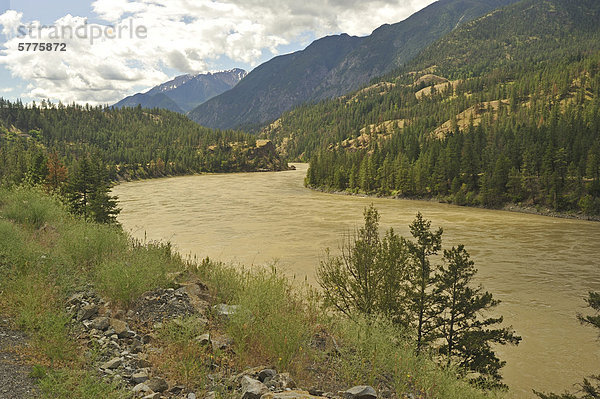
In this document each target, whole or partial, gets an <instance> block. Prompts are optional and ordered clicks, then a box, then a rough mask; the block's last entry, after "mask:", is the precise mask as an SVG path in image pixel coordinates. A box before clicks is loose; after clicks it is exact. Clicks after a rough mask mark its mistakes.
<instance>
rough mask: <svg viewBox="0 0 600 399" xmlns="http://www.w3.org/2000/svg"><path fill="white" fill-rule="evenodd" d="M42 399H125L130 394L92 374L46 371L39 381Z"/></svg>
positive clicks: (70, 371) (68, 370)
mask: <svg viewBox="0 0 600 399" xmlns="http://www.w3.org/2000/svg"><path fill="white" fill-rule="evenodd" d="M39 389H40V394H41V397H42V398H47V399H126V398H131V397H132V394H131V393H130V392H127V391H125V390H122V389H120V388H119V387H118V385H117V384H115V383H110V382H106V381H102V380H101V379H99V377H98V376H97V375H96V374H95V373H92V372H88V371H83V370H71V369H63V370H56V371H48V372H47V373H46V374H45V375H44V377H43V378H41V379H40V380H39Z"/></svg>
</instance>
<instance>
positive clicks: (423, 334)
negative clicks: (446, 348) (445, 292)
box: [408, 212, 443, 353]
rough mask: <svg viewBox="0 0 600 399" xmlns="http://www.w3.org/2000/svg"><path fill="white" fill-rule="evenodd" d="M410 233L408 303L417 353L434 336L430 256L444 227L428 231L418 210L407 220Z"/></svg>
mask: <svg viewBox="0 0 600 399" xmlns="http://www.w3.org/2000/svg"><path fill="white" fill-rule="evenodd" d="M409 227H410V233H411V235H412V236H413V238H414V241H408V248H409V251H410V257H411V285H412V287H411V289H410V294H409V300H410V307H411V310H412V313H413V315H414V317H415V319H414V320H413V323H414V326H415V329H416V332H417V353H420V351H421V349H422V348H423V347H424V346H425V345H426V344H427V343H428V342H430V341H431V340H433V339H434V335H433V333H434V330H435V324H434V318H435V307H434V304H435V301H436V299H435V296H434V295H433V294H432V293H431V287H432V286H433V283H434V278H433V276H432V268H431V261H430V259H429V257H430V256H432V255H436V254H437V253H438V252H439V251H440V250H441V248H442V233H443V229H442V228H439V229H438V230H437V231H436V232H433V231H431V222H430V221H428V220H425V219H424V218H423V215H421V213H420V212H419V213H417V216H416V218H415V220H414V221H413V222H412V223H411V224H410V226H409Z"/></svg>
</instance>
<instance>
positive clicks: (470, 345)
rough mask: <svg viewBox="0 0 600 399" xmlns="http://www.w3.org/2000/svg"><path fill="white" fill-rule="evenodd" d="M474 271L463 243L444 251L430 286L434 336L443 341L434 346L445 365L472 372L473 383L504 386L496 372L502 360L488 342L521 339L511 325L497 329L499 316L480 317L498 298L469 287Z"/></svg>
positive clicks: (494, 304) (479, 289)
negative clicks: (434, 303)
mask: <svg viewBox="0 0 600 399" xmlns="http://www.w3.org/2000/svg"><path fill="white" fill-rule="evenodd" d="M476 273H477V269H475V263H474V262H473V261H472V260H471V259H470V257H469V253H468V252H467V251H466V250H465V248H464V246H462V245H459V246H458V247H453V248H452V249H450V250H444V265H441V266H440V267H439V271H438V273H437V275H436V277H435V289H434V295H435V297H436V298H437V300H438V306H439V315H438V317H437V320H436V323H437V325H438V327H439V329H438V335H437V336H438V337H439V338H441V339H442V342H443V344H442V345H441V346H440V347H439V348H438V349H439V352H440V354H441V355H442V356H443V357H444V358H445V359H446V364H447V365H448V366H449V365H451V364H454V365H457V366H458V367H459V369H460V370H463V372H464V373H465V374H467V373H470V374H473V373H475V375H476V377H475V378H474V379H473V382H474V383H475V384H477V385H479V386H481V387H482V388H497V387H503V388H507V387H506V386H505V385H504V384H502V383H501V382H500V381H501V379H502V377H501V375H500V372H499V370H500V368H502V367H503V366H504V364H505V362H503V361H501V360H500V359H499V358H498V357H497V356H496V354H495V352H494V350H493V348H492V345H493V344H501V345H505V344H513V345H517V344H518V343H519V341H520V340H521V338H520V337H519V336H517V335H515V334H514V332H513V331H512V329H511V328H497V326H498V325H499V324H500V323H502V321H503V319H502V317H497V318H493V317H490V318H485V317H482V314H483V313H484V312H486V311H489V310H490V309H492V308H494V307H495V306H497V305H498V304H499V301H497V300H494V299H493V298H492V294H490V293H489V292H482V289H481V287H479V288H473V287H471V284H472V279H473V277H474V276H475V274H476Z"/></svg>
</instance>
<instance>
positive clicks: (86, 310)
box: [77, 305, 99, 321]
mask: <svg viewBox="0 0 600 399" xmlns="http://www.w3.org/2000/svg"><path fill="white" fill-rule="evenodd" d="M98 309H99V307H98V305H87V306H84V307H82V308H81V309H79V312H77V320H78V321H85V320H88V319H91V318H92V317H94V316H96V315H97V314H98Z"/></svg>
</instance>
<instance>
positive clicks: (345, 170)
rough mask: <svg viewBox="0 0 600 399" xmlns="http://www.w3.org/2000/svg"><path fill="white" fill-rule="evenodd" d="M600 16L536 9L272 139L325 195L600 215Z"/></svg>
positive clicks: (431, 55) (324, 107)
mask: <svg viewBox="0 0 600 399" xmlns="http://www.w3.org/2000/svg"><path fill="white" fill-rule="evenodd" d="M599 26H600V3H599V2H597V1H592V0H584V1H571V0H547V1H538V0H526V1H522V2H520V3H517V4H515V5H513V6H511V7H508V8H506V9H503V10H499V11H495V12H493V13H491V14H489V15H487V16H485V17H483V18H481V19H478V20H476V21H473V22H471V23H468V24H465V25H464V26H463V27H461V28H459V29H457V30H456V31H454V32H452V33H451V34H449V35H448V36H446V37H444V38H442V39H441V40H439V41H438V42H436V43H435V44H433V45H432V46H431V47H429V48H428V49H426V50H425V51H423V52H422V53H421V54H420V55H419V56H418V57H417V58H416V59H415V60H414V61H413V62H412V63H410V64H409V65H407V66H406V67H405V68H403V69H401V70H398V71H397V72H395V73H394V74H390V75H389V76H388V77H386V78H383V79H381V81H380V82H378V83H377V84H375V85H373V86H371V87H368V88H366V89H363V90H361V91H358V92H356V93H353V94H351V95H347V96H345V97H342V98H339V99H336V100H332V101H324V102H321V103H319V104H317V105H315V106H304V107H301V108H299V109H296V110H294V111H292V112H290V113H287V114H286V115H284V117H282V118H281V119H280V120H278V121H277V122H276V123H274V124H272V125H271V126H270V127H269V128H268V129H266V130H265V131H264V132H263V134H264V135H265V136H266V137H271V138H274V139H276V140H277V142H278V145H279V147H280V149H281V150H282V151H283V152H284V153H287V154H289V155H290V156H291V157H292V158H299V159H304V160H307V159H311V168H310V171H309V175H308V178H307V183H308V184H309V185H311V186H314V187H321V188H328V189H335V190H349V191H362V192H367V193H376V194H386V195H401V196H409V197H437V198H441V199H444V200H448V201H452V202H455V203H458V204H465V205H485V206H500V205H502V204H504V203H506V202H515V203H521V204H525V205H535V206H544V207H548V208H551V209H553V210H559V211H583V212H585V213H587V214H598V213H600V199H599V196H600V98H599V96H600V74H599V72H600V53H599V51H600V34H599V32H600V30H599Z"/></svg>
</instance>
